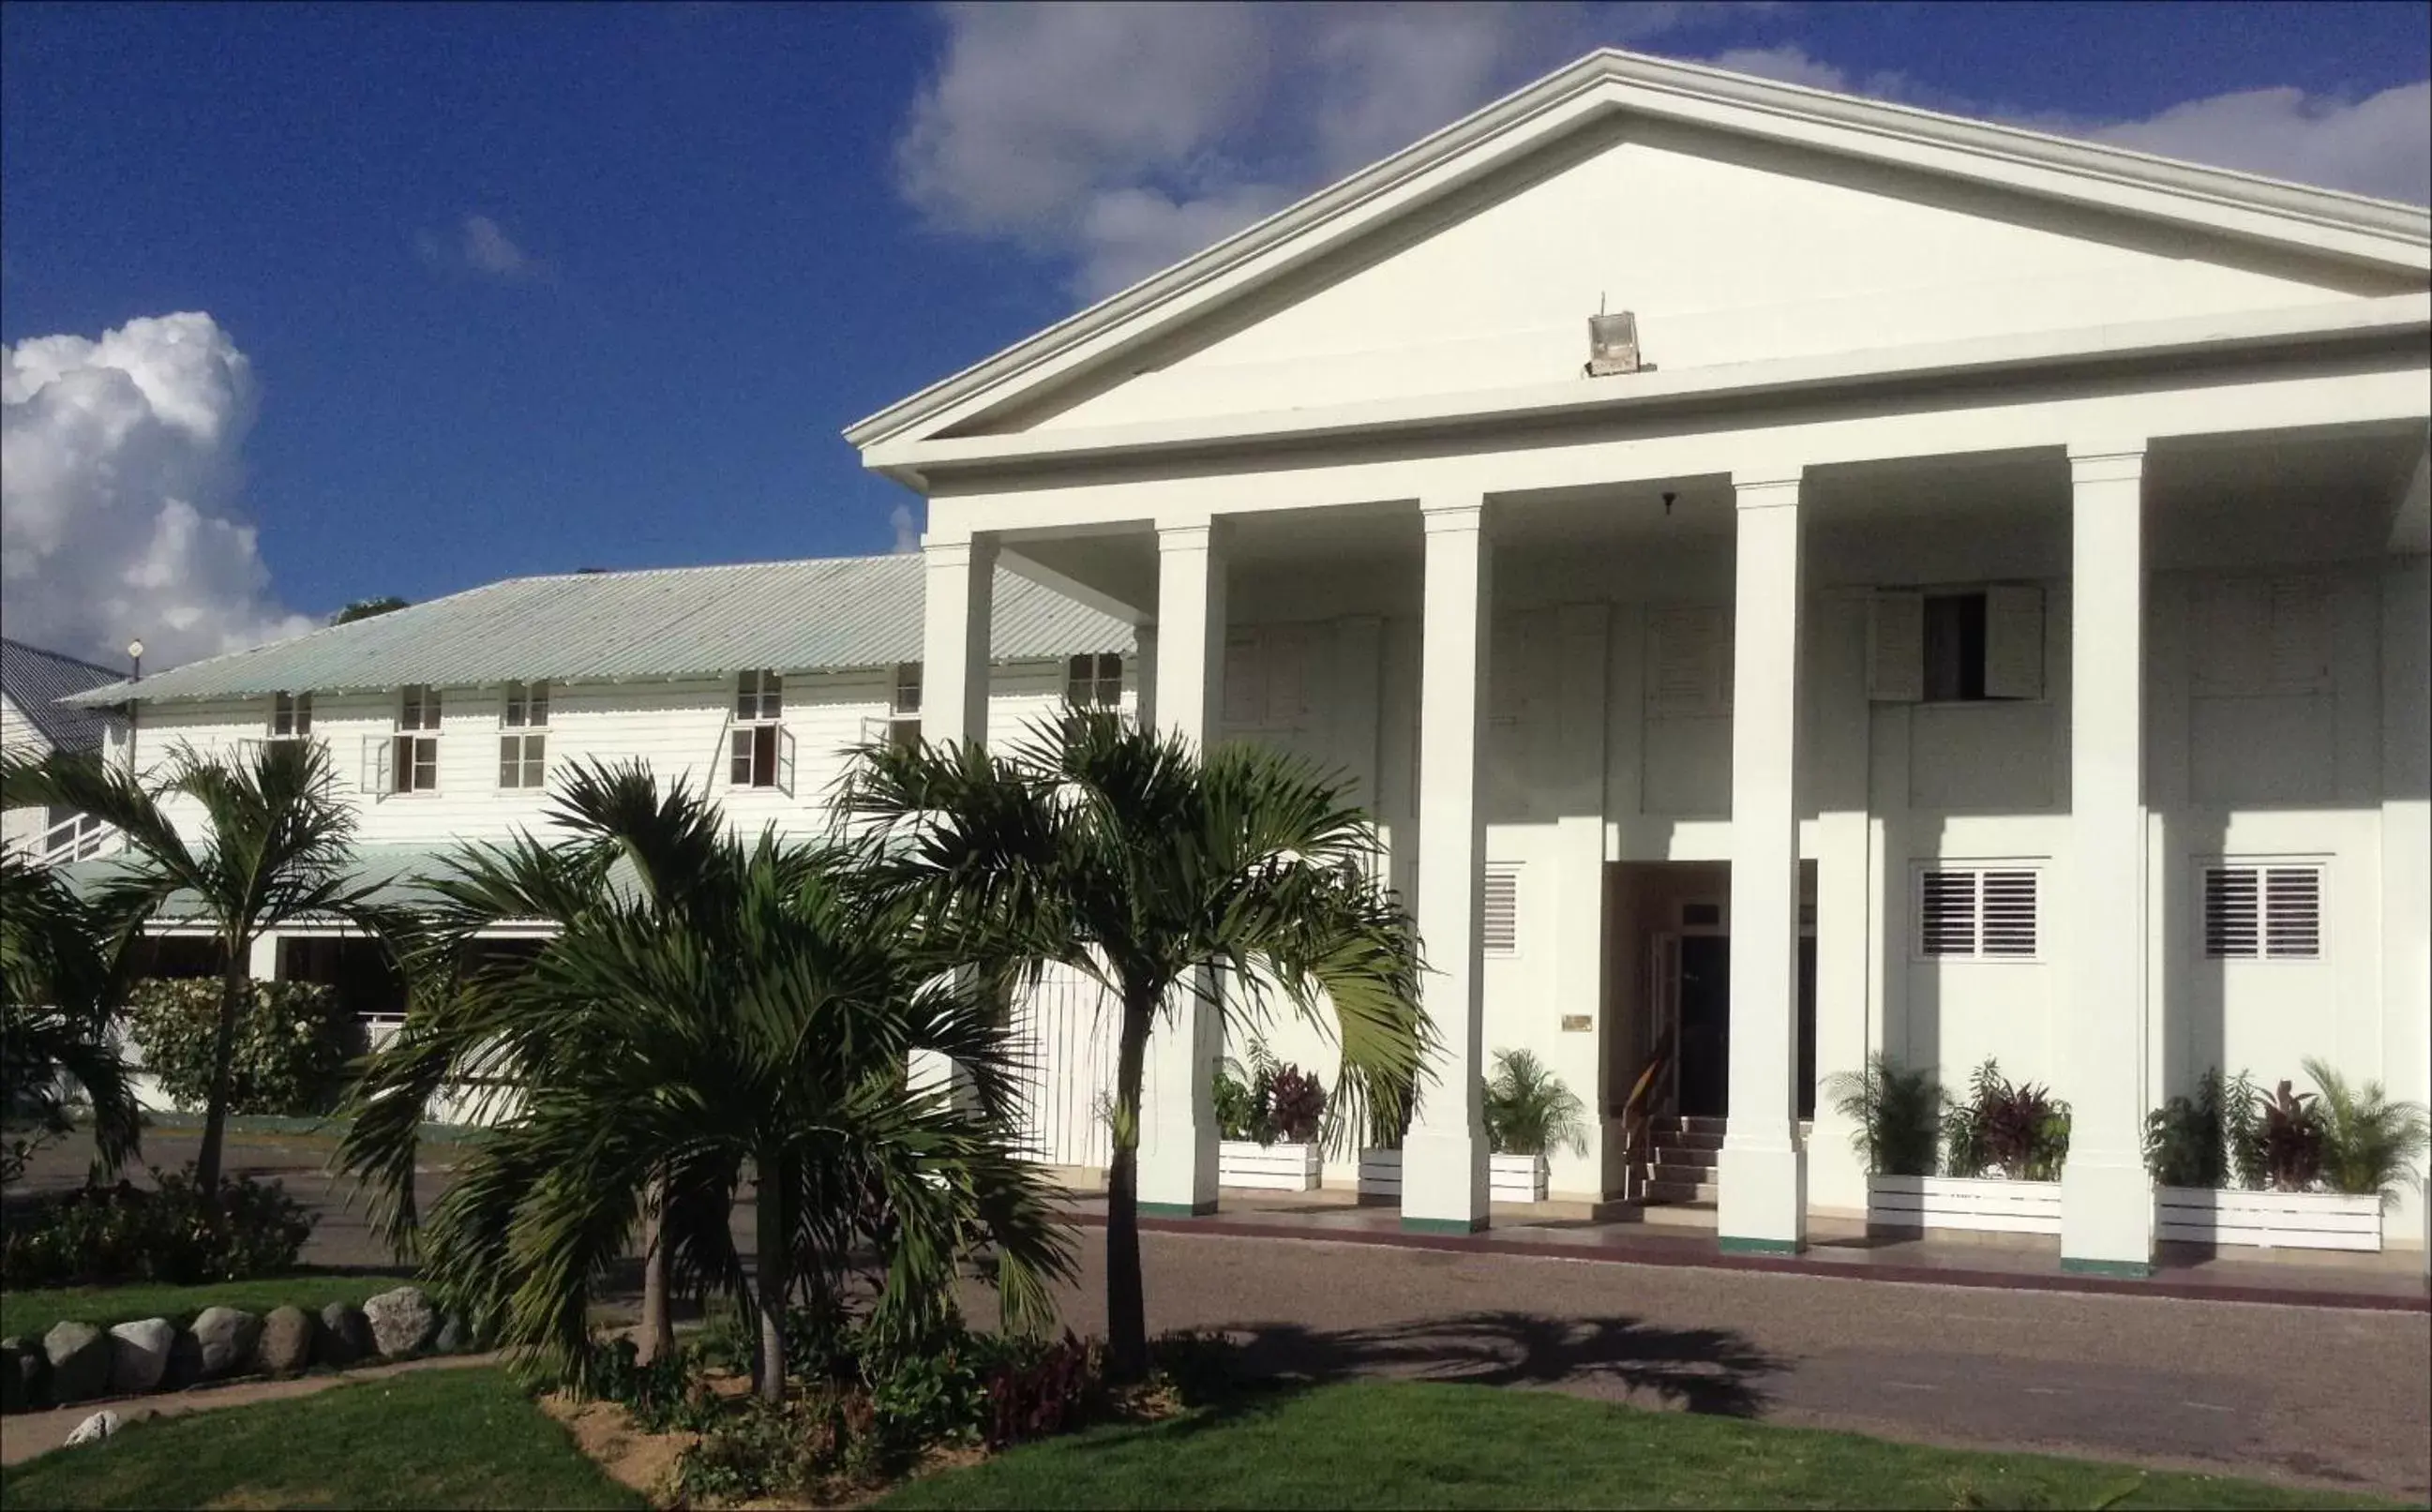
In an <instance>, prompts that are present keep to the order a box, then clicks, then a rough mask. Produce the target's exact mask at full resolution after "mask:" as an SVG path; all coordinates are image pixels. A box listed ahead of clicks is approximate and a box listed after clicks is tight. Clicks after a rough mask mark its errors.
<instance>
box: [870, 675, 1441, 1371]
mask: <svg viewBox="0 0 2432 1512" xmlns="http://www.w3.org/2000/svg"><path fill="white" fill-rule="evenodd" d="M841 807H842V809H843V811H844V813H845V815H847V816H848V818H849V820H850V821H851V822H853V824H855V825H856V826H857V829H858V833H859V837H860V842H861V843H862V844H864V845H866V846H867V847H868V848H869V853H870V858H871V861H870V865H871V866H872V868H873V870H874V871H875V872H876V873H877V874H878V876H879V878H880V880H881V882H880V885H881V887H882V889H883V890H884V891H885V893H886V894H887V897H888V898H890V899H894V900H896V901H898V902H900V903H901V904H902V905H903V906H904V907H905V908H906V909H907V910H908V911H909V912H910V914H911V916H913V917H915V918H916V919H917V920H918V921H919V923H920V928H921V929H922V931H923V932H924V933H925V935H926V936H927V938H928V939H930V940H931V941H933V942H935V944H936V946H937V949H940V950H942V951H944V952H947V953H950V954H953V955H954V956H956V957H957V958H959V959H960V960H962V961H963V962H965V963H966V964H967V966H969V968H970V969H971V973H972V974H973V975H975V976H977V977H978V978H980V979H981V980H984V981H987V982H991V983H996V984H997V986H998V989H999V990H1000V991H1005V992H1013V991H1021V990H1026V989H1027V987H1029V986H1030V985H1031V984H1033V983H1036V982H1037V981H1038V980H1039V975H1040V973H1041V972H1042V970H1043V969H1044V967H1045V966H1046V965H1047V964H1049V963H1051V962H1054V963H1062V964H1064V965H1067V966H1071V967H1073V968H1075V969H1077V970H1079V971H1081V972H1082V973H1084V974H1085V975H1087V976H1089V977H1090V978H1092V979H1093V980H1095V981H1096V982H1097V983H1099V984H1100V985H1101V986H1103V987H1104V988H1105V989H1106V992H1107V994H1108V995H1109V997H1110V998H1111V999H1112V1000H1113V1003H1114V1004H1115V1005H1116V1011H1117V1012H1119V1013H1120V1015H1121V1020H1120V1023H1119V1025H1118V1036H1117V1055H1116V1076H1115V1108H1114V1119H1113V1134H1114V1138H1113V1147H1114V1148H1113V1156H1112V1159H1111V1161H1110V1163H1109V1168H1108V1171H1107V1195H1106V1317H1107V1327H1108V1334H1109V1341H1108V1353H1109V1359H1110V1362H1111V1369H1112V1371H1113V1374H1114V1376H1115V1378H1116V1379H1117V1380H1119V1381H1125V1382H1128V1381H1136V1380H1138V1379H1140V1377H1141V1376H1142V1374H1143V1373H1144V1372H1145V1371H1146V1369H1147V1366H1148V1336H1147V1327H1146V1312H1145V1304H1144V1302H1143V1298H1142V1294H1141V1286H1140V1227H1139V1199H1140V1189H1139V1178H1140V1088H1141V1083H1142V1080H1143V1070H1144V1065H1145V1059H1146V1055H1147V1048H1148V1039H1149V1033H1150V1030H1151V1029H1152V1027H1154V1026H1155V1025H1156V1024H1157V1022H1158V1021H1160V1020H1161V1019H1166V1020H1170V1019H1171V1017H1172V1016H1173V1015H1174V1012H1175V1008H1176V1005H1177V1004H1178V1003H1179V1002H1180V1001H1181V1000H1184V999H1186V998H1188V997H1190V996H1191V995H1194V994H1196V995H1198V996H1199V997H1200V998H1201V999H1202V1000H1205V1001H1207V1002H1208V1003H1209V1004H1210V1005H1211V1008H1212V1010H1213V1011H1215V1012H1218V1013H1221V1014H1223V1015H1224V1016H1226V1017H1227V1019H1228V1020H1230V1022H1228V1025H1227V1031H1228V1037H1229V1035H1230V1034H1231V1033H1244V1034H1246V1033H1252V1032H1255V1031H1257V1030H1258V1029H1259V1028H1260V1027H1261V1026H1262V1025H1263V1024H1264V1023H1265V1022H1267V1021H1268V1019H1269V1017H1270V1016H1271V1013H1272V1000H1273V999H1274V997H1275V996H1276V995H1277V994H1278V993H1279V994H1280V995H1281V996H1282V997H1283V998H1284V999H1285V1000H1287V1001H1288V1002H1289V1003H1290V1004H1291V1005H1292V1008H1293V1009H1294V1010H1295V1011H1296V1012H1297V1013H1298V1014H1299V1016H1302V1017H1303V1018H1305V1019H1306V1020H1308V1021H1309V1022H1310V1023H1311V1024H1313V1025H1315V1026H1316V1027H1317V1028H1318V1029H1319V1031H1320V1032H1321V1033H1326V1034H1328V1035H1329V1036H1332V1037H1334V1038H1335V1039H1336V1040H1337V1041H1338V1042H1339V1044H1340V1047H1341V1063H1340V1064H1341V1067H1342V1069H1341V1074H1340V1076H1339V1077H1338V1079H1337V1081H1336V1083H1335V1085H1334V1088H1333V1091H1332V1095H1331V1097H1330V1099H1329V1112H1330V1114H1331V1119H1330V1126H1329V1129H1328V1134H1329V1136H1330V1137H1343V1138H1348V1137H1351V1136H1353V1135H1354V1134H1356V1132H1357V1131H1358V1130H1360V1128H1361V1127H1363V1125H1364V1124H1365V1122H1366V1118H1367V1114H1368V1110H1369V1109H1370V1108H1371V1107H1373V1106H1375V1105H1376V1104H1378V1103H1380V1102H1381V1103H1385V1104H1387V1105H1389V1106H1391V1105H1392V1104H1393V1103H1394V1102H1395V1100H1398V1099H1399V1098H1401V1097H1403V1096H1405V1095H1407V1089H1409V1088H1410V1087H1411V1086H1412V1085H1413V1084H1414V1078H1415V1076H1416V1074H1417V1070H1418V1067H1419V1066H1420V1065H1421V1064H1422V1062H1423V1058H1424V1055H1425V1053H1426V1049H1427V1041H1428V1033H1427V1027H1426V1019H1425V1017H1424V1016H1423V1015H1422V1014H1421V1012H1420V1009H1419V1005H1418V979H1419V972H1420V969H1421V967H1420V955H1419V943H1418V940H1417V938H1416V936H1415V934H1414V933H1413V932H1412V931H1411V929H1410V921H1409V919H1408V917H1407V916H1406V915H1405V914H1404V913H1403V911H1402V909H1401V907H1400V905H1399V903H1398V902H1397V901H1396V899H1394V898H1393V895H1392V894H1391V893H1390V892H1389V891H1387V890H1386V889H1385V888H1383V887H1382V886H1380V885H1379V884H1377V883H1376V882H1372V881H1371V880H1370V878H1371V877H1372V875H1373V866H1372V864H1373V862H1374V861H1375V860H1376V856H1377V853H1378V842H1377V837H1376V827H1375V825H1374V824H1373V823H1372V822H1371V821H1370V820H1369V819H1368V818H1367V816H1366V815H1363V814H1361V813H1360V811H1359V810H1358V809H1356V808H1354V807H1352V806H1351V805H1350V804H1348V803H1347V802H1345V801H1344V800H1343V798H1342V796H1341V792H1340V788H1339V786H1338V784H1337V783H1336V782H1334V781H1330V780H1328V779H1327V778H1326V777H1323V776H1321V775H1319V774H1318V773H1316V772H1315V771H1314V770H1313V769H1311V768H1310V767H1309V766H1308V765H1307V764H1304V763H1302V762H1300V761H1298V760H1296V759H1294V758H1292V757H1290V756H1287V755H1284V754H1282V753H1280V752H1276V751H1275V750H1272V749H1269V748H1264V747H1258V746H1246V745H1245V746H1241V747H1227V748H1218V749H1216V750H1214V751H1211V752H1208V753H1207V754H1205V755H1204V756H1203V755H1202V753H1200V752H1199V751H1198V750H1197V749H1195V748H1193V747H1192V746H1191V743H1189V742H1188V741H1187V740H1185V739H1184V738H1182V737H1181V736H1179V735H1174V734H1170V733H1169V734H1160V733H1155V732H1151V731H1140V730H1136V729H1131V728H1127V727H1126V726H1125V725H1124V724H1123V721H1122V720H1121V719H1120V718H1118V717H1117V716H1115V715H1113V714H1105V713H1088V712H1077V713H1075V714H1073V715H1072V717H1071V718H1070V719H1069V720H1067V721H1063V722H1061V723H1060V724H1059V723H1058V722H1055V721H1050V722H1042V723H1040V724H1038V725H1034V726H1033V727H1032V729H1031V731H1029V732H1028V733H1027V734H1026V735H1025V736H1023V737H1022V738H1021V739H1020V740H1018V741H1016V742H1015V743H1013V745H1012V746H1011V747H1010V748H1006V749H1004V750H1001V751H992V750H989V749H988V748H984V747H982V746H980V745H978V744H976V743H971V744H951V743H950V744H946V745H942V746H937V745H928V744H921V745H919V746H915V747H907V748H890V747H887V746H885V745H875V746H870V747H866V748H863V750H862V752H861V753H860V761H859V762H858V764H857V765H856V767H855V768H854V770H853V773H852V774H851V776H850V777H849V779H848V781H847V782H846V784H845V786H844V789H843V793H842V798H841Z"/></svg>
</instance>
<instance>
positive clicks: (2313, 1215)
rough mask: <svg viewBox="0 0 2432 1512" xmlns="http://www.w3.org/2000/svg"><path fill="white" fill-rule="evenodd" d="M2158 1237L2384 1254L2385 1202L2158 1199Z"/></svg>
mask: <svg viewBox="0 0 2432 1512" xmlns="http://www.w3.org/2000/svg"><path fill="white" fill-rule="evenodd" d="M2153 1236H2154V1237H2155V1238H2159V1239H2176V1240H2181V1241H2184V1242H2187V1243H2191V1244H2256V1245H2262V1246H2263V1247H2265V1248H2267V1249H2269V1248H2272V1247H2274V1246H2279V1247H2285V1248H2287V1249H2291V1250H2363V1251H2368V1252H2373V1253H2379V1252H2380V1250H2381V1199H2380V1198H2378V1197H2350V1196H2348V1195H2346V1194H2345V1193H2343V1192H2211V1191H2200V1190H2196V1189H2194V1188H2190V1187H2186V1186H2163V1187H2158V1188H2156V1189H2155V1190H2154V1193H2153Z"/></svg>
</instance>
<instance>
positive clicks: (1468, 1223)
mask: <svg viewBox="0 0 2432 1512" xmlns="http://www.w3.org/2000/svg"><path fill="white" fill-rule="evenodd" d="M1486 1220H1487V1197H1486V1140H1485V1139H1484V1138H1483V1137H1482V1136H1480V1135H1475V1134H1439V1133H1435V1132H1432V1131H1429V1130H1427V1129H1423V1128H1419V1129H1412V1130H1411V1131H1410V1134H1407V1135H1405V1136H1404V1138H1403V1140H1402V1227H1403V1228H1404V1229H1405V1230H1408V1231H1409V1232H1410V1233H1412V1234H1475V1233H1477V1232H1478V1230H1479V1229H1482V1228H1484V1227H1486Z"/></svg>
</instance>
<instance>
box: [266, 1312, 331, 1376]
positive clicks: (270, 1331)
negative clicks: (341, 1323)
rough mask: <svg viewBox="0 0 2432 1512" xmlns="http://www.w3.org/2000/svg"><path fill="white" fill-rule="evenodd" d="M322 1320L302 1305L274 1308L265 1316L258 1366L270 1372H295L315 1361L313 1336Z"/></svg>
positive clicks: (271, 1373)
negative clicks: (313, 1359)
mask: <svg viewBox="0 0 2432 1512" xmlns="http://www.w3.org/2000/svg"><path fill="white" fill-rule="evenodd" d="M320 1327H321V1323H320V1319H316V1318H314V1317H313V1316H312V1314H311V1313H308V1312H306V1311H305V1310H304V1309H303V1308H301V1307H274V1308H272V1309H271V1310H270V1311H269V1312H268V1313H267V1314H265V1315H264V1316H263V1317H262V1340H261V1342H260V1343H258V1344H256V1345H255V1346H254V1350H253V1363H254V1367H255V1369H259V1370H262V1372H263V1373H265V1374H268V1375H294V1374H296V1372H297V1371H299V1370H301V1369H304V1368H305V1367H306V1366H308V1365H310V1364H312V1336H313V1335H314V1334H315V1333H317V1332H319V1330H320Z"/></svg>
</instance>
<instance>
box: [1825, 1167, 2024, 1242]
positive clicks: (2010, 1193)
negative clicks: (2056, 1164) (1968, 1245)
mask: <svg viewBox="0 0 2432 1512" xmlns="http://www.w3.org/2000/svg"><path fill="white" fill-rule="evenodd" d="M1866 1218H1867V1220H1868V1221H1869V1222H1872V1223H1875V1224H1879V1225H1882V1226H1883V1227H1887V1228H1904V1229H1974V1230H1977V1231H1978V1232H1980V1233H1989V1234H2055V1235H2056V1234H2058V1233H2060V1183H2058V1182H2012V1181H1993V1180H1982V1179H1968V1178H1961V1177H1956V1176H1875V1177H1870V1178H1868V1180H1867V1183H1866Z"/></svg>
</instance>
